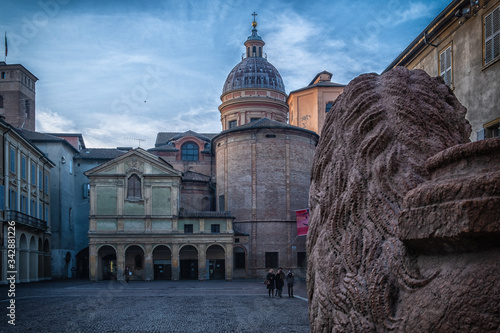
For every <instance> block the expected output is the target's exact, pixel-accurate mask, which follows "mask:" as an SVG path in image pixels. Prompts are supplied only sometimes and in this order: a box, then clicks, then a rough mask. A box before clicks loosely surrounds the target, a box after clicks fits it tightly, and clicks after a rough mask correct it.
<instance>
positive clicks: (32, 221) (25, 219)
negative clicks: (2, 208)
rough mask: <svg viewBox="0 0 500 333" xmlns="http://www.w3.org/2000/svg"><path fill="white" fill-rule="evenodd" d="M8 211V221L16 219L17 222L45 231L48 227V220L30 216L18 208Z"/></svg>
mask: <svg viewBox="0 0 500 333" xmlns="http://www.w3.org/2000/svg"><path fill="white" fill-rule="evenodd" d="M6 213H7V214H6V215H7V216H6V218H7V220H8V221H16V223H21V224H24V225H27V226H29V227H33V228H36V229H39V230H44V231H45V230H47V228H48V225H47V221H44V220H40V219H37V218H36V217H33V216H29V215H27V214H24V213H21V212H19V211H17V210H7V211H6Z"/></svg>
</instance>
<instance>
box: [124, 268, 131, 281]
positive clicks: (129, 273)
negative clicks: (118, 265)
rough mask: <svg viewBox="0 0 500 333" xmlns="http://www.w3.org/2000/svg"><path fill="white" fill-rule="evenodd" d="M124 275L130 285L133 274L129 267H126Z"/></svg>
mask: <svg viewBox="0 0 500 333" xmlns="http://www.w3.org/2000/svg"><path fill="white" fill-rule="evenodd" d="M123 275H125V281H127V283H128V282H129V281H130V275H132V272H131V271H130V269H129V268H128V266H125V270H124V271H123Z"/></svg>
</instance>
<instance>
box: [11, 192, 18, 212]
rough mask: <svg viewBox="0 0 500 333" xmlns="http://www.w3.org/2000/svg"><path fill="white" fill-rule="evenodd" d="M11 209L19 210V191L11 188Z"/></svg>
mask: <svg viewBox="0 0 500 333" xmlns="http://www.w3.org/2000/svg"><path fill="white" fill-rule="evenodd" d="M9 209H10V210H17V193H16V191H14V190H9Z"/></svg>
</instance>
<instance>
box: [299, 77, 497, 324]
mask: <svg viewBox="0 0 500 333" xmlns="http://www.w3.org/2000/svg"><path fill="white" fill-rule="evenodd" d="M465 114H466V109H465V108H464V107H463V106H462V105H461V104H460V103H459V102H458V100H457V99H456V97H455V96H454V95H453V93H452V92H451V90H450V89H449V88H448V87H447V86H446V85H445V84H444V83H443V81H442V79H441V78H431V77H429V76H428V75H427V74H426V73H425V72H424V71H421V70H413V71H411V70H408V69H406V68H403V67H398V68H395V69H393V70H391V71H389V72H387V73H385V74H383V75H377V74H365V75H361V76H359V77H357V78H355V79H354V80H353V81H351V82H350V83H349V85H348V86H347V87H346V88H345V90H344V92H343V93H342V95H340V96H339V98H338V99H337V101H336V102H335V103H334V105H333V107H332V109H331V111H330V112H329V114H328V117H327V119H326V123H325V126H324V128H323V132H322V136H321V138H320V142H319V144H318V147H317V150H316V154H315V159H314V164H313V170H312V179H311V188H310V221H309V223H310V225H309V234H308V236H307V250H308V253H309V259H308V262H309V264H308V273H307V274H308V275H307V284H308V295H309V316H310V322H311V331H313V332H386V331H394V332H458V331H463V332H471V331H475V330H476V329H477V331H478V332H484V331H495V330H499V329H500V326H499V325H500V310H499V307H500V305H499V304H500V296H499V295H500V287H499V279H500V255H499V253H500V252H499V251H498V246H499V245H500V238H499V236H498V235H500V233H499V232H500V221H499V219H500V208H498V206H500V201H499V198H500V173H499V172H498V171H497V170H499V169H500V168H499V167H498V165H500V164H499V162H500V140H493V141H487V140H484V141H485V142H486V143H487V144H485V143H482V145H483V146H482V147H483V148H477V147H476V146H473V147H469V146H467V145H465V146H467V147H468V148H464V149H465V150H466V151H468V153H463V152H462V151H461V150H460V149H461V148H458V149H459V150H460V151H459V152H458V153H457V152H456V150H457V148H456V147H454V148H451V149H452V150H453V149H455V151H454V152H453V151H452V152H449V153H447V152H446V149H448V148H450V147H453V146H456V145H461V144H465V143H467V142H468V141H469V139H468V138H469V135H470V126H469V124H468V122H467V121H466V120H465ZM469 145H471V144H469ZM485 146H487V147H486V148H485ZM458 147H462V146H458ZM442 151H445V152H444V153H441V154H444V157H439V158H435V159H434V161H433V162H432V161H431V162H429V161H427V160H428V159H429V158H431V157H432V156H433V155H435V154H437V153H439V152H442ZM467 154H468V155H467ZM481 154H483V155H484V154H490V155H491V154H493V155H494V157H493V161H496V162H494V164H495V165H496V166H495V167H493V168H490V169H493V171H491V170H490V171H491V172H493V173H490V174H487V175H486V176H484V177H483V178H484V179H483V180H485V181H489V182H490V183H491V181H492V179H493V184H489V185H488V186H483V188H482V190H484V191H486V192H488V191H489V192H488V193H487V194H486V195H490V196H491V198H493V199H491V200H493V201H494V202H493V205H492V202H491V200H490V202H489V203H488V202H486V203H484V205H486V206H484V205H483V206H484V207H483V206H480V207H479V206H477V204H475V203H474V202H475V201H477V199H475V196H478V195H479V196H480V194H478V193H476V192H480V191H478V190H477V191H476V190H475V191H473V192H474V195H471V197H470V196H469V197H468V196H467V195H466V194H464V193H472V192H471V191H468V190H467V188H465V187H464V188H462V187H461V186H460V185H459V186H457V184H462V182H461V181H460V177H465V178H467V177H469V176H467V175H469V174H471V173H472V174H474V175H476V174H477V172H479V173H480V172H486V173H487V172H489V171H488V170H485V169H484V167H483V169H481V168H480V167H479V165H481V164H482V163H479V162H478V163H476V164H477V165H478V167H477V170H465V169H466V168H467V167H466V166H467V165H468V166H469V167H471V165H473V164H474V163H467V162H466V163H465V164H464V163H462V162H460V159H464V158H465V159H466V160H471V159H473V158H474V156H476V155H481ZM452 155H453V156H452ZM483 155H481V156H483ZM493 155H492V156H493ZM450 156H451V157H450ZM488 156H489V155H488ZM436 159H437V160H436ZM484 159H485V160H489V161H490V162H491V161H492V157H491V156H490V157H487V158H484ZM431 160H432V159H431ZM426 161H427V162H426ZM457 161H458V162H457ZM426 163H427V164H426ZM429 163H430V164H432V165H429ZM450 165H451V166H450ZM464 165H465V166H464ZM441 167H442V168H445V169H446V168H448V169H446V170H445V171H444V173H443V172H441V171H436V170H438V169H439V170H440V168H441ZM453 168H454V169H453ZM464 168H465V169H464ZM452 169H453V170H455V171H453V170H452ZM450 170H452V171H450ZM478 170H480V171H478ZM450 172H451V175H450ZM434 174H436V175H437V176H435V175H434ZM443 174H445V175H449V176H443ZM474 177H477V175H476V176H474ZM492 177H493V178H492ZM469 178H470V177H469ZM469 178H467V179H469ZM463 184H468V185H466V186H470V187H474V186H475V185H474V180H473V179H472V180H470V179H469V180H468V181H464V182H463ZM419 186H420V187H419ZM464 186H465V185H464ZM486 187H487V189H486ZM450 189H451V193H450ZM412 190H413V191H412ZM462 192H463V193H462ZM486 192H483V193H486ZM459 193H462V194H460V195H458V194H459ZM407 195H408V198H406V199H405V196H407ZM456 195H458V197H457V198H458V199H454V198H455V196H456ZM450 196H451V197H450ZM495 198H496V199H495ZM464 200H465V201H464ZM467 200H468V201H467ZM466 201H467V202H469V201H470V202H472V203H471V205H472V206H474V205H476V206H477V209H476V210H477V211H478V213H477V214H475V215H474V216H476V217H477V218H480V217H481V212H484V210H485V209H487V208H485V207H490V211H489V213H490V214H494V215H496V214H498V215H496V217H493V218H490V219H485V220H484V221H485V222H481V223H477V220H476V222H474V217H473V216H469V219H468V220H467V221H466V220H464V218H463V216H464V214H463V212H464V210H467V209H470V207H469V206H467V205H465V204H464V203H465V202H466ZM412 205H413V206H412ZM464 205H465V206H464ZM488 205H489V206H488ZM414 206H418V207H414ZM495 207H497V208H495ZM466 215H467V214H466ZM483 215H484V214H483ZM478 216H479V217H478ZM471 221H472V222H471ZM485 235H486V236H485ZM483 236H484V237H485V238H484V239H485V241H482V239H483V238H482V237H483ZM473 263H476V264H477V265H479V266H477V265H476V266H473V265H472V264H473ZM485 265H486V266H485ZM478 271H481V272H482V273H483V276H485V278H484V280H482V279H481V277H478V276H476V275H475V274H477V272H478ZM486 271H487V273H486ZM475 279H476V280H475ZM477 279H479V280H477ZM484 284H486V286H484ZM481 288H482V289H481ZM485 293H488V294H489V295H485ZM481 297H482V298H481ZM463 302H465V303H467V306H465V307H464V306H463ZM481 316H482V317H481Z"/></svg>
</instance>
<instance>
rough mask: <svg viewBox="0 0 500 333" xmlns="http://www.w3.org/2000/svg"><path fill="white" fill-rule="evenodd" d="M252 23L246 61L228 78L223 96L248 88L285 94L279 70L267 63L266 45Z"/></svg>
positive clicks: (254, 23) (223, 89) (237, 66)
mask: <svg viewBox="0 0 500 333" xmlns="http://www.w3.org/2000/svg"><path fill="white" fill-rule="evenodd" d="M252 15H254V21H253V22H252V34H251V35H250V36H248V38H247V40H246V41H245V48H246V52H245V54H244V59H242V60H241V62H240V63H239V64H237V65H236V66H235V67H234V68H233V69H232V70H231V72H230V73H229V75H228V76H227V79H226V82H225V83H224V87H223V88H222V95H224V94H225V93H227V92H229V91H232V90H237V89H246V88H267V89H274V90H278V91H280V92H282V93H284V94H285V85H284V83H283V79H282V78H281V75H280V73H279V72H278V70H277V69H276V68H275V67H274V66H273V65H271V64H270V63H269V62H268V61H267V56H266V55H265V53H263V49H264V45H265V44H266V43H265V42H264V41H263V40H262V37H260V36H259V34H258V33H257V22H256V21H255V15H257V14H255V13H254V14H252Z"/></svg>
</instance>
